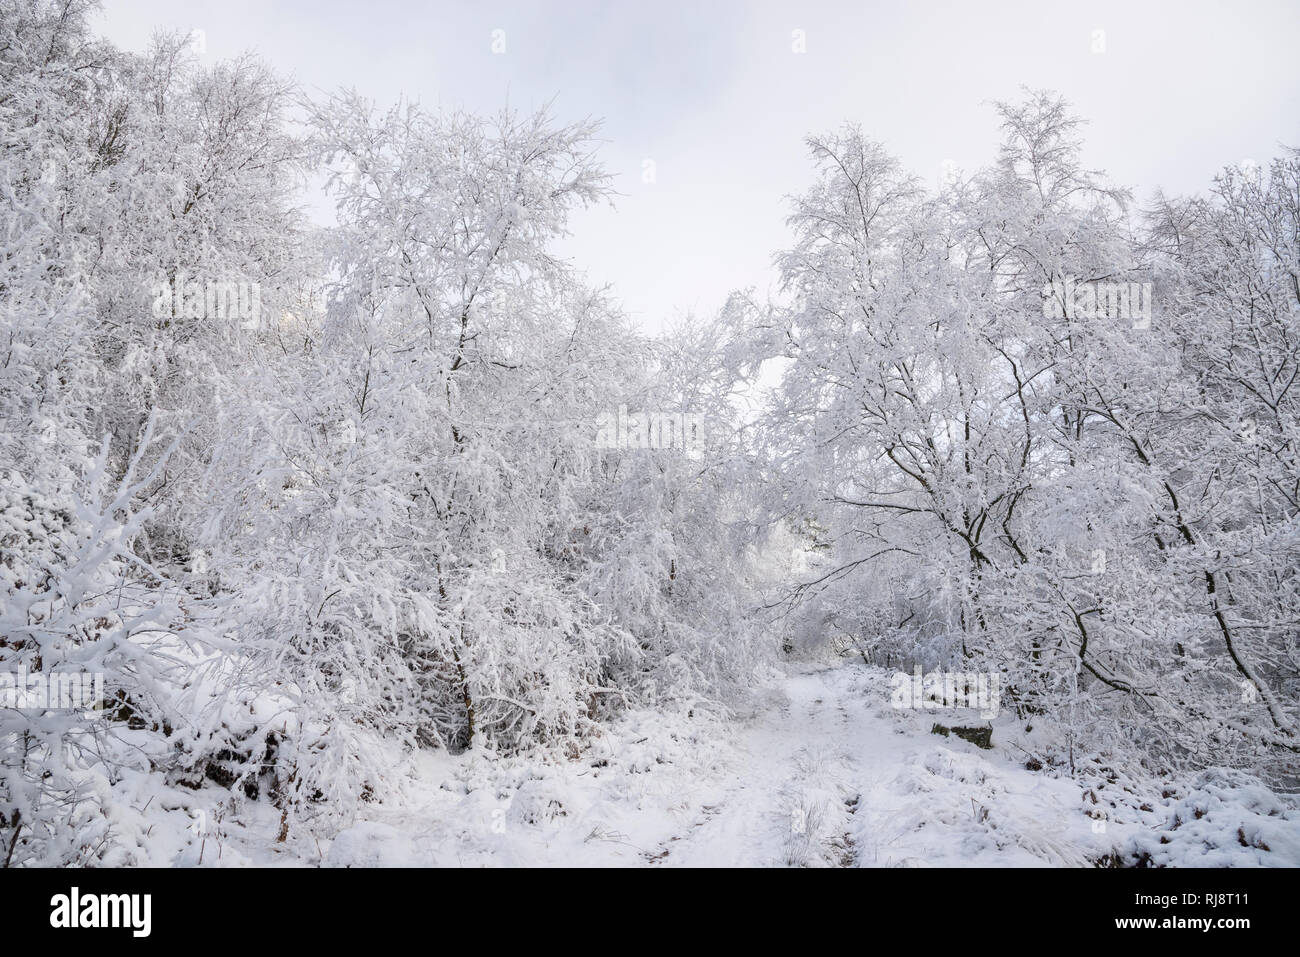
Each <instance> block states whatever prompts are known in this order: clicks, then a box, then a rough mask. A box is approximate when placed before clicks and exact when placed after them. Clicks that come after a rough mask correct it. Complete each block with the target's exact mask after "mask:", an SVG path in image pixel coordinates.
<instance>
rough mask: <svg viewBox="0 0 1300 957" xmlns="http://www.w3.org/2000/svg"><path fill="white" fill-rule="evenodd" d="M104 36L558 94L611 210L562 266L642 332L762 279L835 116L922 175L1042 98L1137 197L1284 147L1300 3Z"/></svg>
mask: <svg viewBox="0 0 1300 957" xmlns="http://www.w3.org/2000/svg"><path fill="white" fill-rule="evenodd" d="M99 27H100V31H101V32H102V33H103V34H104V35H106V36H107V37H108V38H109V39H111V40H113V41H114V42H115V43H117V44H118V45H119V46H123V47H126V48H128V49H134V50H140V49H143V47H144V46H145V44H146V43H147V42H148V38H149V35H150V34H151V32H152V31H153V30H154V29H155V28H158V27H168V28H173V29H182V30H191V29H197V30H202V31H203V36H204V42H205V46H206V52H205V56H206V57H208V58H223V57H227V56H231V55H233V54H236V53H238V52H241V51H243V50H248V49H253V50H256V51H258V52H260V53H261V54H263V55H264V56H265V57H266V58H267V59H268V60H269V61H270V62H271V63H272V64H273V65H275V66H276V67H278V68H279V69H280V70H281V71H283V72H285V73H288V74H290V75H292V76H294V77H296V78H297V79H298V80H299V81H300V82H302V83H303V84H304V85H305V86H306V87H308V88H319V89H330V90H332V89H335V88H338V87H341V86H349V87H355V88H356V89H357V90H359V91H360V92H361V93H363V94H364V95H366V96H368V97H371V98H373V99H375V100H376V101H378V102H379V103H381V104H388V103H390V102H392V101H393V100H395V99H396V98H397V97H398V96H399V95H405V96H407V97H408V98H410V99H414V100H418V101H420V102H421V103H423V104H425V105H426V106H430V107H433V106H446V107H466V108H469V109H474V110H483V111H487V110H495V109H497V108H499V107H500V106H501V105H502V104H504V103H505V102H506V101H507V100H508V101H509V102H510V103H511V104H512V105H514V106H516V107H519V108H530V107H534V106H537V105H540V104H541V103H543V102H545V101H547V100H550V99H552V98H554V99H555V106H554V109H555V112H556V114H557V116H558V118H559V119H561V120H571V119H577V118H580V117H583V116H588V115H590V116H596V117H601V118H603V119H604V127H603V133H602V135H603V138H605V139H606V140H607V141H608V142H607V143H606V144H605V147H604V149H603V150H602V154H601V155H602V157H603V160H604V162H605V165H606V166H607V168H608V169H609V170H610V171H611V172H612V173H614V174H615V175H616V179H615V186H616V188H617V189H618V190H619V192H620V193H621V194H622V195H620V196H619V197H617V201H616V206H615V207H613V208H609V207H604V208H600V209H595V210H591V211H588V212H586V213H583V214H581V215H579V216H578V217H577V218H576V219H575V221H574V222H573V230H574V233H575V235H574V237H573V239H572V240H570V241H568V242H566V244H565V250H566V252H568V253H569V254H571V255H572V257H573V258H574V260H575V261H576V262H577V263H578V264H579V265H581V266H582V267H583V268H585V269H586V270H587V272H588V274H589V275H590V277H591V279H592V280H594V281H598V282H610V283H612V284H613V285H614V288H615V292H616V294H617V295H618V296H619V298H621V299H622V301H623V303H624V304H625V306H626V308H627V310H628V312H629V313H631V314H632V315H634V316H635V317H636V318H638V319H639V320H640V321H641V322H642V323H643V324H644V325H645V326H646V328H647V329H651V330H653V329H657V328H661V327H662V326H663V325H664V323H665V322H666V321H668V320H671V319H673V318H675V317H677V316H680V315H682V314H683V313H685V312H688V311H692V310H693V311H696V312H707V311H711V310H713V309H715V308H716V307H717V306H718V305H720V304H721V302H722V300H723V299H724V298H725V296H726V294H727V292H728V291H729V290H731V289H733V288H737V287H742V286H749V285H754V286H757V287H758V288H759V289H760V290H764V289H766V288H768V287H769V286H770V285H771V284H772V281H773V277H772V271H771V265H770V264H771V256H772V253H773V252H774V251H775V250H777V249H778V248H780V247H781V246H783V245H785V244H786V242H787V234H786V230H785V226H784V216H785V210H786V205H785V199H784V197H785V196H786V195H787V194H790V193H793V192H797V191H799V190H801V189H802V188H803V187H804V186H805V185H806V184H807V182H808V181H809V178H810V172H809V170H810V167H809V164H808V160H807V157H806V154H805V149H804V145H803V143H802V139H803V137H804V136H805V135H806V134H808V133H810V132H821V131H825V130H829V129H831V128H833V127H836V126H838V125H840V124H841V123H843V122H845V121H853V122H857V123H861V124H862V126H863V128H864V129H865V131H866V132H867V134H868V135H869V136H871V137H872V138H874V139H877V140H880V141H881V142H883V143H884V144H885V145H886V146H887V147H888V148H889V149H890V150H891V151H892V152H893V153H895V154H896V155H898V156H899V157H900V158H901V159H902V161H903V163H904V165H905V166H907V167H908V168H909V169H911V170H912V172H914V173H916V174H917V175H920V176H923V177H925V178H926V179H927V180H929V181H930V182H932V183H934V182H937V181H938V179H939V177H940V176H941V171H942V169H943V164H944V162H945V161H952V162H955V163H956V164H957V166H958V167H961V168H963V169H973V168H975V167H977V166H980V165H982V164H984V163H986V162H988V161H989V160H990V159H991V158H992V156H993V150H994V147H995V144H996V142H997V128H996V120H995V118H994V116H993V113H992V109H991V107H990V105H989V104H990V101H992V100H995V99H1007V98H1014V97H1015V96H1016V95H1017V91H1018V88H1019V87H1020V86H1021V85H1022V84H1024V85H1029V86H1033V87H1048V88H1051V89H1054V90H1057V91H1059V92H1061V93H1063V94H1064V95H1065V96H1066V97H1067V98H1068V99H1069V100H1071V101H1072V102H1073V104H1074V105H1075V108H1076V110H1077V111H1078V112H1079V113H1081V114H1082V115H1084V116H1085V117H1087V118H1089V119H1090V120H1091V126H1090V127H1089V128H1088V131H1087V136H1088V149H1087V152H1086V157H1085V158H1086V159H1087V161H1088V162H1089V164H1090V165H1093V166H1096V167H1099V168H1103V169H1105V170H1107V171H1108V172H1109V173H1110V174H1111V175H1112V177H1113V178H1114V179H1115V180H1117V181H1118V182H1120V183H1122V184H1125V185H1128V186H1131V187H1133V188H1135V189H1136V190H1137V191H1138V195H1139V198H1143V197H1145V196H1147V195H1149V193H1150V191H1151V190H1152V189H1153V188H1154V187H1155V186H1157V185H1159V186H1162V187H1164V188H1165V189H1166V191H1168V192H1172V193H1187V192H1194V191H1197V190H1201V189H1204V188H1205V186H1206V185H1207V184H1208V182H1209V180H1210V178H1211V177H1212V176H1213V174H1214V173H1215V171H1216V170H1217V169H1218V168H1219V167H1220V166H1222V165H1223V164H1225V163H1228V162H1238V161H1241V160H1243V159H1252V160H1255V161H1256V162H1260V163H1264V162H1266V161H1267V160H1268V158H1269V157H1271V156H1273V155H1276V153H1277V152H1278V149H1279V144H1282V143H1286V144H1289V145H1300V69H1297V59H1298V57H1297V53H1298V51H1300V0H1252V2H1230V3H1221V2H1215V0H1162V2H1141V0H1129V2H1088V3H1072V4H1055V3H1050V2H1047V0H1025V2H1010V0H1008V2H981V3H962V2H942V0H926V2H910V3H904V2H901V0H899V2H882V0H860V2H848V0H839V2H798V3H791V2H739V0H735V2H717V0H707V2H706V0H694V2H688V0H680V2H679V0H660V2H632V0H623V2H611V3H604V4H600V3H587V2H577V0H564V2H551V0H533V2H518V3H490V2H469V0H465V2H451V0H439V2H424V3H420V2H414V0H406V2H401V0H368V2H343V0H219V2H202V0H105V3H104V10H103V14H102V16H101V17H100V20H99ZM494 31H503V33H501V34H494ZM794 31H802V36H803V44H802V45H803V47H804V50H805V52H802V53H800V52H796V47H797V46H798V45H799V44H798V43H797V42H796V35H795V32H794ZM1096 31H1104V33H1103V34H1100V35H1099V34H1098V33H1097V32H1096ZM494 40H495V41H496V45H497V46H498V47H500V46H501V41H502V40H504V51H503V52H499V53H496V52H493V45H494ZM1099 40H1100V41H1101V42H1100V44H1099V42H1098V41H1099ZM1099 45H1101V46H1103V47H1104V50H1102V51H1100V52H1097V51H1095V47H1097V46H1099ZM646 161H651V162H652V163H653V164H654V166H653V172H654V177H653V179H654V181H653V182H649V183H647V182H645V181H644V179H645V176H644V175H643V173H644V171H645V170H646V168H647V167H646Z"/></svg>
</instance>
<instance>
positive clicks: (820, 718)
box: [317, 663, 1300, 867]
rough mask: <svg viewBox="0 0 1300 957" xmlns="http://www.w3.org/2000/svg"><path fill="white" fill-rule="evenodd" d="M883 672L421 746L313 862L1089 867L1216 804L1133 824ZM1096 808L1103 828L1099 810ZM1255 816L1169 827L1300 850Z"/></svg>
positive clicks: (801, 677)
mask: <svg viewBox="0 0 1300 957" xmlns="http://www.w3.org/2000/svg"><path fill="white" fill-rule="evenodd" d="M888 679H889V676H888V674H887V673H886V672H883V671H881V670H879V669H870V668H864V667H862V666H860V665H855V664H852V663H848V664H845V665H843V666H840V667H836V668H832V669H827V670H820V671H808V672H803V673H795V674H791V675H788V676H786V677H784V678H783V679H781V680H780V681H779V682H778V683H777V685H776V686H775V687H774V688H772V689H771V690H770V691H769V692H768V693H767V695H766V698H765V700H763V702H762V706H761V707H759V708H758V710H757V712H756V713H755V714H754V715H752V716H751V717H750V718H749V719H747V720H742V721H738V722H731V723H719V722H708V721H700V720H694V721H687V720H685V719H684V718H682V717H680V716H678V717H677V718H675V719H674V718H669V717H667V716H663V715H657V714H653V713H645V714H641V715H638V716H634V717H633V718H629V720H628V721H626V722H620V724H619V726H618V727H617V728H616V729H611V733H610V735H609V736H608V738H607V739H606V740H605V741H604V742H602V743H601V744H600V745H599V746H597V747H594V748H593V749H592V750H590V751H588V752H586V753H585V754H584V755H583V758H582V760H580V761H575V762H561V763H558V764H551V765H539V764H538V763H536V762H535V761H534V762H527V761H523V760H518V759H515V760H510V759H501V758H494V757H490V756H486V755H464V756H461V757H458V758H453V757H449V756H447V755H445V754H439V755H426V756H425V757H424V761H425V763H424V764H423V766H422V767H421V769H420V774H419V780H418V782H417V786H416V787H414V788H413V799H412V801H411V802H410V803H408V804H407V805H406V806H403V807H401V808H391V809H383V808H376V809H375V813H374V814H373V815H372V819H371V820H368V821H365V822H361V823H358V824H357V825H355V826H354V827H352V828H351V829H349V830H347V831H345V832H344V833H343V834H340V835H339V836H338V838H337V839H336V840H335V841H334V842H333V846H332V847H330V848H329V849H328V852H327V853H326V855H325V857H324V859H323V861H322V860H320V859H318V861H317V863H322V862H323V863H328V864H334V865H345V866H347V865H353V866H355V865H366V864H372V865H373V864H411V865H430V864H438V865H458V864H459V865H468V866H493V865H532V866H537V865H592V866H661V867H672V866H714V867H716V866H724V867H725V866H810V867H852V866H862V867H899V866H902V867H909V866H910V867H915V866H922V867H926V866H930V867H932V866H963V865H967V866H969V865H982V866H1089V864H1090V863H1091V861H1092V860H1095V859H1097V858H1099V857H1101V856H1103V855H1104V854H1105V853H1107V852H1108V851H1109V850H1110V849H1112V848H1113V847H1115V846H1117V844H1119V843H1121V842H1123V841H1124V840H1125V839H1126V838H1127V837H1128V836H1131V835H1136V836H1138V837H1142V836H1144V835H1145V840H1147V841H1151V840H1152V839H1153V832H1152V827H1153V826H1155V827H1159V826H1160V824H1159V822H1160V821H1161V820H1172V819H1175V818H1176V817H1177V812H1178V810H1179V808H1180V807H1181V805H1178V804H1177V801H1178V800H1182V801H1184V802H1186V801H1188V800H1195V801H1206V800H1211V799H1212V798H1201V797H1199V796H1197V795H1199V794H1200V793H1201V792H1197V794H1194V795H1191V796H1187V795H1183V796H1180V797H1179V798H1171V799H1170V801H1169V802H1166V805H1162V804H1161V802H1160V801H1158V800H1156V801H1154V802H1153V803H1154V804H1155V805H1156V806H1155V807H1145V808H1144V810H1149V811H1150V812H1151V814H1150V815H1145V816H1141V815H1138V816H1135V815H1133V814H1129V815H1128V820H1127V821H1126V822H1124V823H1121V821H1120V820H1119V819H1117V818H1115V817H1113V815H1114V814H1116V812H1114V811H1110V810H1109V808H1115V807H1117V805H1116V804H1115V803H1114V802H1113V801H1111V800H1108V799H1109V798H1111V797H1112V796H1114V797H1119V798H1120V799H1121V805H1119V807H1120V811H1121V812H1123V807H1122V801H1123V800H1125V798H1124V796H1123V795H1120V794H1119V793H1118V790H1119V788H1118V786H1113V785H1112V786H1110V787H1109V788H1107V786H1105V785H1093V786H1092V793H1093V794H1094V795H1095V793H1096V792H1097V791H1098V790H1100V791H1102V800H1101V803H1100V804H1097V803H1095V802H1094V803H1090V800H1092V799H1091V798H1089V788H1088V787H1086V786H1085V785H1083V784H1081V783H1080V782H1078V781H1073V780H1070V779H1069V778H1068V777H1065V776H1052V775H1050V774H1047V773H1043V772H1036V771H1030V770H1027V769H1026V768H1025V767H1024V763H1023V762H1024V756H1023V754H1017V752H1016V749H1015V747H1014V746H1010V747H1008V746H1006V745H1005V744H1002V745H999V739H1000V738H1005V737H1007V736H1008V735H1010V734H1011V733H1013V732H1016V731H1017V730H1018V729H1017V728H1016V727H1015V725H1014V722H1013V721H1011V720H1010V719H1009V718H1004V719H1001V720H999V721H998V722H997V723H995V731H994V743H995V746H996V747H995V750H993V751H981V750H979V749H977V748H976V747H975V746H974V745H972V744H969V743H968V742H965V741H962V740H959V739H956V738H945V737H939V736H937V735H934V734H932V733H930V729H931V726H932V725H933V724H934V723H935V721H936V717H937V716H936V715H935V714H933V713H924V712H912V711H895V710H893V709H891V708H890V707H889V694H888V690H889V685H888ZM1205 793H1207V794H1208V793H1209V792H1205ZM1130 797H1131V795H1130ZM1131 803H1132V804H1133V806H1136V804H1137V799H1133V800H1132V802H1131ZM1206 806H1207V807H1209V806H1210V805H1208V804H1207V805H1206ZM1100 807H1106V808H1108V810H1107V811H1106V816H1107V817H1108V818H1110V820H1109V833H1107V828H1106V827H1098V826H1097V825H1096V824H1094V818H1093V817H1090V816H1089V813H1091V814H1093V815H1097V814H1098V808H1100ZM1258 810H1259V812H1260V813H1259V814H1254V813H1253V812H1251V811H1248V810H1245V809H1243V808H1241V807H1239V806H1236V805H1231V806H1229V805H1224V806H1223V807H1222V809H1221V810H1219V811H1216V812H1215V813H1220V814H1223V815H1224V816H1223V817H1222V818H1220V822H1219V823H1217V824H1215V825H1214V827H1215V828H1217V830H1211V828H1210V825H1209V822H1210V818H1206V819H1205V820H1204V821H1201V820H1198V821H1197V822H1196V823H1197V825H1205V828H1204V833H1203V834H1196V835H1192V834H1189V833H1188V831H1189V830H1190V829H1188V828H1185V829H1184V830H1182V831H1178V832H1176V834H1175V836H1176V837H1180V838H1182V837H1184V836H1186V837H1188V838H1193V837H1194V840H1193V841H1189V843H1188V844H1187V845H1186V847H1187V850H1186V851H1185V852H1184V851H1180V852H1178V853H1180V854H1185V855H1186V859H1184V860H1180V862H1181V863H1236V864H1245V865H1251V864H1258V863H1274V862H1276V863H1283V862H1284V861H1285V860H1295V859H1296V857H1297V856H1300V827H1297V825H1296V823H1295V821H1294V819H1290V820H1288V819H1286V818H1285V817H1283V818H1279V816H1278V815H1277V814H1276V813H1274V812H1272V811H1271V810H1269V809H1266V808H1264V807H1263V806H1262V805H1261V806H1260V807H1259V808H1258ZM1123 816H1124V814H1123V813H1120V814H1119V817H1120V818H1122V817H1123ZM1191 816H1192V815H1191V814H1186V813H1184V814H1183V817H1184V818H1190V817H1191ZM1153 822H1155V823H1154V825H1153ZM1261 822H1263V823H1262V824H1261ZM1239 824H1244V826H1245V827H1246V829H1247V831H1250V829H1251V828H1257V827H1261V826H1262V827H1266V828H1269V829H1270V830H1268V833H1267V835H1266V836H1267V838H1268V841H1271V842H1273V844H1274V845H1278V844H1282V845H1285V852H1284V854H1278V855H1273V854H1269V855H1267V856H1263V855H1262V852H1260V851H1259V850H1258V849H1255V848H1248V847H1245V846H1243V845H1241V844H1240V843H1239V842H1238V840H1237V839H1236V836H1235V835H1236V834H1237V828H1238V827H1239ZM1161 833H1164V832H1161ZM1252 833H1253V832H1252ZM1206 835H1208V841H1206V840H1204V838H1206ZM1161 843H1162V844H1163V843H1167V842H1164V841H1162V842H1161ZM1281 849H1282V848H1281V847H1277V846H1275V847H1274V850H1281ZM1169 850H1170V851H1171V852H1172V851H1173V845H1170V848H1169ZM1207 854H1208V855H1210V857H1205V856H1204V855H1207ZM1216 855H1218V857H1216Z"/></svg>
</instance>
